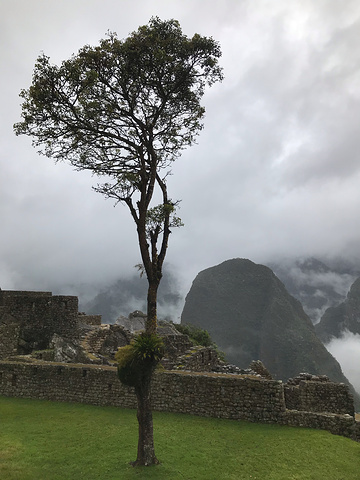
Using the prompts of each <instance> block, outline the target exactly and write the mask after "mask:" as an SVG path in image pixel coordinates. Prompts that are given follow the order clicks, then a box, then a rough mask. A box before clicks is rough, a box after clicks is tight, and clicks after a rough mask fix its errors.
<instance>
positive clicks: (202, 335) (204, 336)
mask: <svg viewBox="0 0 360 480" xmlns="http://www.w3.org/2000/svg"><path fill="white" fill-rule="evenodd" d="M173 325H174V327H175V328H176V330H177V331H178V332H180V333H182V334H184V335H188V337H189V338H190V340H191V341H192V342H193V343H194V345H202V346H203V347H212V346H213V345H214V342H213V341H212V339H211V337H210V334H209V332H208V331H207V330H205V329H202V328H200V327H196V326H195V325H191V324H190V323H186V324H182V323H174V324H173Z"/></svg>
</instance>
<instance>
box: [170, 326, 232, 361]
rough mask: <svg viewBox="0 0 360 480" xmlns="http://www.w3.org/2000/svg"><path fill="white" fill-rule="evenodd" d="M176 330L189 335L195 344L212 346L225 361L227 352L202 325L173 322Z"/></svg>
mask: <svg viewBox="0 0 360 480" xmlns="http://www.w3.org/2000/svg"><path fill="white" fill-rule="evenodd" d="M173 325H174V327H175V328H176V330H177V331H178V332H180V333H182V334H184V335H187V336H188V337H189V338H190V340H191V341H192V342H193V344H194V345H202V346H203V347H211V348H213V349H214V350H216V352H217V354H218V357H219V359H220V360H222V361H225V354H224V352H222V351H221V350H220V349H219V347H218V346H217V344H216V343H215V342H214V341H213V340H212V338H211V336H210V333H209V332H208V331H207V330H205V329H203V328H200V327H196V326H195V325H192V324H191V323H173Z"/></svg>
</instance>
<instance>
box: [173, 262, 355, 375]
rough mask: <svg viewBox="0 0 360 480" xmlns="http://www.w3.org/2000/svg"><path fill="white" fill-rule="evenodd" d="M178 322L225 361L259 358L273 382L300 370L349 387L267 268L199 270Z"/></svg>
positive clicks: (227, 265)
mask: <svg viewBox="0 0 360 480" xmlns="http://www.w3.org/2000/svg"><path fill="white" fill-rule="evenodd" d="M181 323H192V324H194V325H196V326H199V327H201V328H205V329H207V330H208V331H209V333H210V334H211V336H212V338H213V340H214V341H215V342H216V343H217V344H218V345H219V347H220V349H222V350H223V351H224V352H225V354H226V358H227V360H228V361H229V362H232V363H234V364H236V365H238V366H240V367H246V366H247V365H249V363H250V362H251V361H252V360H254V359H260V360H261V361H262V362H264V364H265V365H266V367H267V368H268V369H269V370H270V372H271V373H272V374H273V375H275V376H276V377H277V378H278V379H283V380H286V379H288V378H289V377H292V376H295V375H296V374H298V373H299V372H304V371H305V372H309V373H312V374H325V375H327V376H329V377H330V379H331V380H333V381H337V382H344V383H349V382H348V381H347V379H346V378H345V376H344V375H343V373H342V371H341V368H340V365H339V363H338V362H337V361H336V360H335V358H334V357H333V356H332V355H331V354H330V353H329V352H328V351H327V350H326V348H325V347H324V345H323V344H322V343H321V341H320V340H319V339H318V338H317V336H316V334H315V329H314V327H313V324H312V322H311V320H310V319H309V317H308V316H307V315H306V314H305V312H304V310H303V308H302V306H301V304H300V302H299V301H298V300H296V299H295V298H294V297H292V296H291V295H290V294H289V293H288V292H287V291H286V289H285V287H284V285H283V283H282V282H281V281H280V280H279V279H278V278H277V277H276V276H275V274H274V273H273V272H272V270H270V268H268V267H265V266H263V265H257V264H255V263H253V262H251V261H250V260H245V259H233V260H228V261H225V262H223V263H221V264H220V265H217V266H215V267H211V268H208V269H206V270H204V271H202V272H200V273H199V274H198V275H197V277H196V278H195V280H194V282H193V284H192V287H191V289H190V291H189V293H188V295H187V297H186V302H185V306H184V310H183V313H182V317H181Z"/></svg>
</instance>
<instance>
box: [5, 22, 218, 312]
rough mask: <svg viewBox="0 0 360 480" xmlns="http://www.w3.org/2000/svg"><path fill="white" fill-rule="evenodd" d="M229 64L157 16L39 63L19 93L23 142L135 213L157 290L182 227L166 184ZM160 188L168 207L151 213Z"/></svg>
mask: <svg viewBox="0 0 360 480" xmlns="http://www.w3.org/2000/svg"><path fill="white" fill-rule="evenodd" d="M220 56H221V50H220V46H219V44H218V43H217V42H216V41H215V40H213V39H212V38H211V37H203V36H200V35H199V34H195V35H193V37H192V38H188V37H187V36H186V35H184V34H183V33H182V30H181V27H180V25H179V23H178V22H177V21H176V20H168V21H162V20H160V19H159V18H157V17H155V18H152V19H151V20H150V22H149V24H148V25H144V26H141V27H139V29H138V30H137V31H135V32H133V33H132V34H130V35H129V37H128V38H126V39H125V40H120V39H119V38H118V37H117V35H116V34H115V33H112V32H109V33H108V34H107V36H106V38H105V39H102V40H101V41H100V44H99V45H98V46H95V47H93V46H89V45H86V46H84V47H83V48H81V49H80V50H79V52H78V53H77V54H76V55H73V56H72V57H71V58H70V59H69V60H66V61H63V62H62V63H61V65H60V66H56V65H53V64H51V63H50V59H49V57H48V56H46V55H45V54H42V55H40V56H39V58H38V59H37V62H36V64H35V68H34V73H33V79H32V85H31V86H30V87H29V88H28V89H27V90H22V91H21V93H20V96H21V97H22V98H23V104H22V117H23V120H22V121H21V122H19V123H17V124H15V125H14V129H15V132H16V134H18V135H19V134H26V135H29V136H31V137H32V139H33V145H34V146H35V147H37V148H38V149H39V151H40V153H42V154H45V155H47V156H49V157H51V158H53V159H55V161H67V162H70V163H71V164H72V165H73V166H74V167H75V168H76V169H78V170H90V171H92V172H93V173H94V174H97V175H100V176H102V175H104V176H106V181H105V182H104V183H102V184H101V185H97V187H95V190H97V191H99V192H101V193H103V194H105V195H106V196H107V197H111V198H114V199H115V200H116V201H120V202H123V203H125V204H126V205H127V206H128V207H129V209H130V212H131V215H132V217H133V219H134V221H135V223H136V226H137V231H138V236H139V245H140V250H141V257H142V262H143V266H144V270H145V272H146V275H147V278H148V279H149V281H151V279H153V281H154V282H155V280H156V279H158V280H159V277H160V278H161V268H162V264H163V261H164V258H165V254H166V249H167V243H168V236H169V233H170V228H171V226H179V225H181V221H180V220H179V219H178V218H177V217H176V216H175V211H176V206H177V203H178V202H177V201H174V200H172V199H171V198H169V197H168V193H167V185H166V176H167V174H168V173H169V167H170V164H171V163H172V162H173V161H174V160H175V159H176V158H177V157H178V156H179V155H180V154H181V151H182V150H183V149H184V148H185V147H187V146H189V145H191V144H193V143H194V141H195V139H196V136H197V135H198V133H199V132H200V130H201V129H202V127H203V124H202V119H203V117H204V113H205V109H204V107H202V106H201V104H200V100H201V98H202V96H203V94H204V90H205V87H206V86H211V85H212V84H214V83H215V82H216V81H219V80H222V70H221V68H220V66H219V64H218V58H219V57H220ZM156 188H157V189H159V192H160V196H161V203H160V204H159V205H152V204H151V201H152V199H153V196H154V191H155V189H156ZM149 242H150V248H149ZM148 313H149V312H148Z"/></svg>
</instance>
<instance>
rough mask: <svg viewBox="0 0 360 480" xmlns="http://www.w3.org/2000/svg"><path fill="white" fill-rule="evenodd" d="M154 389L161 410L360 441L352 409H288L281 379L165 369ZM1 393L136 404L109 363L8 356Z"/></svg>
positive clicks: (0, 374)
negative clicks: (322, 432)
mask: <svg viewBox="0 0 360 480" xmlns="http://www.w3.org/2000/svg"><path fill="white" fill-rule="evenodd" d="M152 391H153V408H154V410H158V411H167V412H176V413H186V414H192V415H200V416H206V417H217V418H227V419H233V420H247V421H251V422H261V423H280V424H284V425H292V426H305V427H311V428H321V429H325V430H329V431H331V432H332V433H336V434H339V435H344V436H347V437H350V438H352V439H354V440H357V441H359V440H360V427H359V422H355V419H354V417H353V416H351V415H349V414H343V413H339V412H327V413H319V412H305V411H298V410H290V409H287V406H286V402H285V396H284V385H283V383H282V382H280V381H275V380H265V379H261V378H256V377H255V378H250V377H246V376H241V375H214V374H210V373H209V374H206V373H194V372H193V373H190V372H174V371H170V372H167V371H164V372H159V373H156V374H155V375H154V378H153V382H152ZM323 393H324V390H323ZM0 395H3V396H13V397H28V398H36V399H47V400H56V401H65V402H76V403H88V404H92V405H112V406H119V407H124V408H136V398H135V394H134V391H133V388H130V387H126V386H124V385H122V384H121V383H120V381H119V380H118V378H117V373H116V368H114V367H107V366H92V365H81V364H78V365H72V364H54V363H51V362H49V363H45V362H39V363H37V364H26V363H17V362H5V361H3V362H0ZM315 395H316V393H315ZM349 395H350V394H349ZM323 401H324V400H323V399H322V402H323ZM313 404H315V401H314V402H313Z"/></svg>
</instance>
